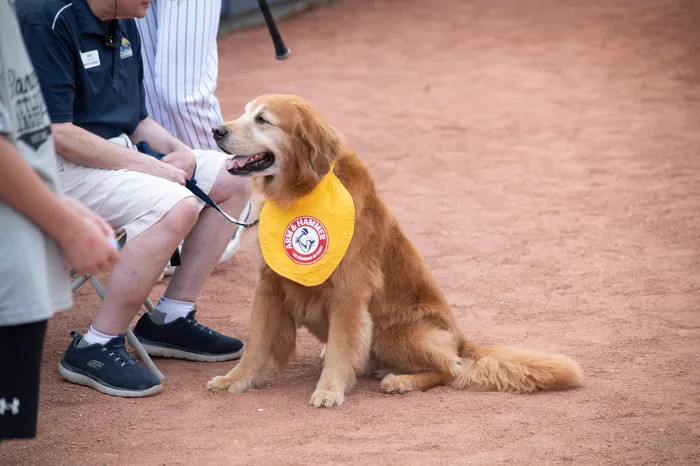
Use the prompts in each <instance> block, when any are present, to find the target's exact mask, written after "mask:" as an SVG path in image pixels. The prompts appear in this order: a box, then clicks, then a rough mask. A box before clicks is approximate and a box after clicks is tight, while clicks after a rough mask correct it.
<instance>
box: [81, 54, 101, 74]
mask: <svg viewBox="0 0 700 466" xmlns="http://www.w3.org/2000/svg"><path fill="white" fill-rule="evenodd" d="M80 59H81V60H83V66H84V67H85V69H86V70H87V69H90V68H94V67H96V66H100V54H99V53H98V52H97V50H90V51H89V52H80Z"/></svg>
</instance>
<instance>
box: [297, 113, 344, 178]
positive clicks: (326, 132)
mask: <svg viewBox="0 0 700 466" xmlns="http://www.w3.org/2000/svg"><path fill="white" fill-rule="evenodd" d="M299 110H300V114H299V116H300V118H299V119H298V120H297V123H296V126H295V128H294V145H295V147H294V150H295V151H296V153H297V154H298V155H299V163H301V164H304V163H306V164H308V166H310V167H311V170H313V172H314V173H315V174H316V175H317V176H318V178H319V179H321V178H323V176H324V175H325V174H326V173H328V172H329V171H330V169H331V163H332V162H333V161H334V160H335V159H336V158H337V157H338V155H339V154H340V150H341V148H342V142H341V139H340V135H339V134H338V132H337V131H336V130H335V128H333V127H332V126H331V125H329V124H328V123H327V122H326V121H324V120H323V119H322V118H321V117H319V116H318V115H315V114H314V113H313V112H311V111H309V110H308V109H304V108H300V109H299Z"/></svg>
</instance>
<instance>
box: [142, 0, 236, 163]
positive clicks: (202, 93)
mask: <svg viewBox="0 0 700 466" xmlns="http://www.w3.org/2000/svg"><path fill="white" fill-rule="evenodd" d="M220 14H221V0H154V1H153V3H152V4H151V7H150V8H149V10H148V14H147V15H146V17H145V18H141V19H137V21H136V24H137V26H138V29H139V32H140V34H141V47H142V55H143V61H144V85H145V87H146V108H147V110H148V114H149V116H150V117H151V118H153V119H154V120H156V121H157V122H158V123H160V124H161V125H162V126H163V127H165V128H166V129H167V130H168V131H170V132H171V133H172V134H174V135H175V136H176V137H177V138H178V139H180V140H181V141H182V142H184V143H185V144H187V145H188V146H189V147H191V148H193V149H214V150H216V149H217V147H216V144H215V143H214V140H213V138H212V137H211V128H212V127H213V126H215V125H217V124H219V123H221V122H222V121H223V118H222V116H221V108H220V107H219V101H218V100H217V99H216V97H215V96H214V90H215V89H216V80H217V75H218V67H219V59H218V52H217V46H216V35H217V32H218V29H219V17H220Z"/></svg>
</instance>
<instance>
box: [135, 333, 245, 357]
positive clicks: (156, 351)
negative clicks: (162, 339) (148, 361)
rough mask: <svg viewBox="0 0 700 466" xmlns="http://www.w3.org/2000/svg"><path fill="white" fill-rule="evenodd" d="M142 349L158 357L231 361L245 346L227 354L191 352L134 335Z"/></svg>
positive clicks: (239, 355) (241, 352)
mask: <svg viewBox="0 0 700 466" xmlns="http://www.w3.org/2000/svg"><path fill="white" fill-rule="evenodd" d="M136 338H138V340H139V342H141V345H142V346H143V349H145V350H146V353H148V355H149V356H157V357H160V358H173V359H186V360H188V361H199V362H222V361H231V360H232V359H240V357H241V355H242V354H243V350H244V349H245V347H243V348H241V349H239V350H238V351H236V352H235V353H227V354H202V353H192V352H190V351H184V350H180V349H177V348H168V347H166V346H160V345H158V344H157V343H153V342H150V341H148V340H145V339H143V338H141V337H139V336H138V335H137V336H136Z"/></svg>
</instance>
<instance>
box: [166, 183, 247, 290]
mask: <svg viewBox="0 0 700 466" xmlns="http://www.w3.org/2000/svg"><path fill="white" fill-rule="evenodd" d="M210 195H211V197H212V199H214V201H216V203H217V204H219V207H221V209H222V210H224V211H225V212H240V211H241V209H242V208H243V206H244V205H245V203H246V202H247V201H248V197H249V195H250V187H249V183H248V181H247V180H245V179H242V178H236V177H234V176H232V175H230V174H229V173H228V172H226V171H224V170H222V171H221V173H219V176H218V177H217V179H216V182H215V183H214V187H213V188H212V191H211V193H210ZM235 229H236V225H234V224H232V223H230V222H229V221H228V220H226V219H225V218H224V217H223V216H222V215H221V214H220V213H219V212H217V211H216V210H214V209H212V208H209V207H206V208H205V209H204V210H203V211H202V213H201V214H200V215H199V220H198V221H197V223H196V225H195V226H194V228H192V231H190V233H189V234H188V235H187V238H185V242H184V244H183V245H182V267H177V269H176V270H175V273H174V274H173V277H172V278H171V279H170V283H169V284H168V288H167V289H166V290H165V293H163V295H164V296H166V297H167V298H170V299H177V300H179V301H189V302H194V301H196V299H197V297H198V296H199V293H200V292H201V291H202V287H203V286H204V283H205V282H206V280H207V278H209V276H210V275H211V272H212V271H213V270H214V267H215V266H216V264H217V263H218V261H219V257H221V253H222V252H223V251H224V249H225V248H226V245H227V244H228V242H229V240H230V239H231V236H233V232H234V231H235ZM173 250H174V248H173ZM156 278H157V277H156Z"/></svg>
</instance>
